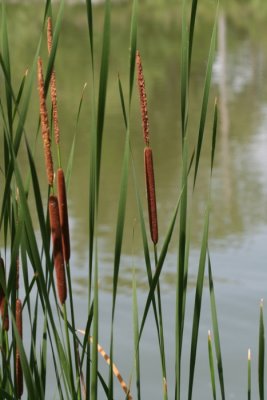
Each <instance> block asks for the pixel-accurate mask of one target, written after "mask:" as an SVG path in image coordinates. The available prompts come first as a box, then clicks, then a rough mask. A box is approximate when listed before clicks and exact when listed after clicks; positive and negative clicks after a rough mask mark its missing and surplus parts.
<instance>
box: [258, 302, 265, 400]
mask: <svg viewBox="0 0 267 400" xmlns="http://www.w3.org/2000/svg"><path fill="white" fill-rule="evenodd" d="M264 355H265V333H264V320H263V300H261V303H260V323H259V359H258V379H259V397H260V400H264Z"/></svg>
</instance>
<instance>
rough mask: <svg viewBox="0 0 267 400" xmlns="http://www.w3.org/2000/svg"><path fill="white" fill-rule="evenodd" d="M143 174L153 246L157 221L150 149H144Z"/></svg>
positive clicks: (156, 236) (155, 238)
mask: <svg viewBox="0 0 267 400" xmlns="http://www.w3.org/2000/svg"><path fill="white" fill-rule="evenodd" d="M144 154H145V174H146V190H147V203H148V214H149V225H150V234H151V239H152V242H153V243H154V244H157V242H158V219H157V203H156V192H155V179H154V167H153V157H152V150H151V148H150V147H145V151H144Z"/></svg>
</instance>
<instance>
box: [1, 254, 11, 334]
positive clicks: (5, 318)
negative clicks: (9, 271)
mask: <svg viewBox="0 0 267 400" xmlns="http://www.w3.org/2000/svg"><path fill="white" fill-rule="evenodd" d="M0 274H1V276H2V279H3V281H4V284H5V282H6V277H5V264H4V260H3V259H2V257H0ZM0 312H1V317H2V324H3V329H4V330H5V331H8V329H9V318H8V307H7V304H6V298H5V292H4V288H3V287H2V285H1V284H0Z"/></svg>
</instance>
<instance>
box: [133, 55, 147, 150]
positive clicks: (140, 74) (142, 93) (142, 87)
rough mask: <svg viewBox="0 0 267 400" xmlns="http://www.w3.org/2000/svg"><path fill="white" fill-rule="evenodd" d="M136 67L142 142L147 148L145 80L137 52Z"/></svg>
mask: <svg viewBox="0 0 267 400" xmlns="http://www.w3.org/2000/svg"><path fill="white" fill-rule="evenodd" d="M136 66H137V82H138V89H139V97H140V106H141V115H142V125H143V134H144V141H145V145H146V146H149V124H148V115H147V97H146V88H145V80H144V75H143V69H142V61H141V57H140V53H139V51H137V52H136Z"/></svg>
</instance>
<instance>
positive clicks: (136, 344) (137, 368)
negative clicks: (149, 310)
mask: <svg viewBox="0 0 267 400" xmlns="http://www.w3.org/2000/svg"><path fill="white" fill-rule="evenodd" d="M132 290H133V333H134V348H135V349H136V351H135V371H136V390H137V399H138V400H141V375H140V353H139V341H138V331H139V330H138V325H139V324H138V304H137V290H136V277H135V271H134V272H133V285H132Z"/></svg>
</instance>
